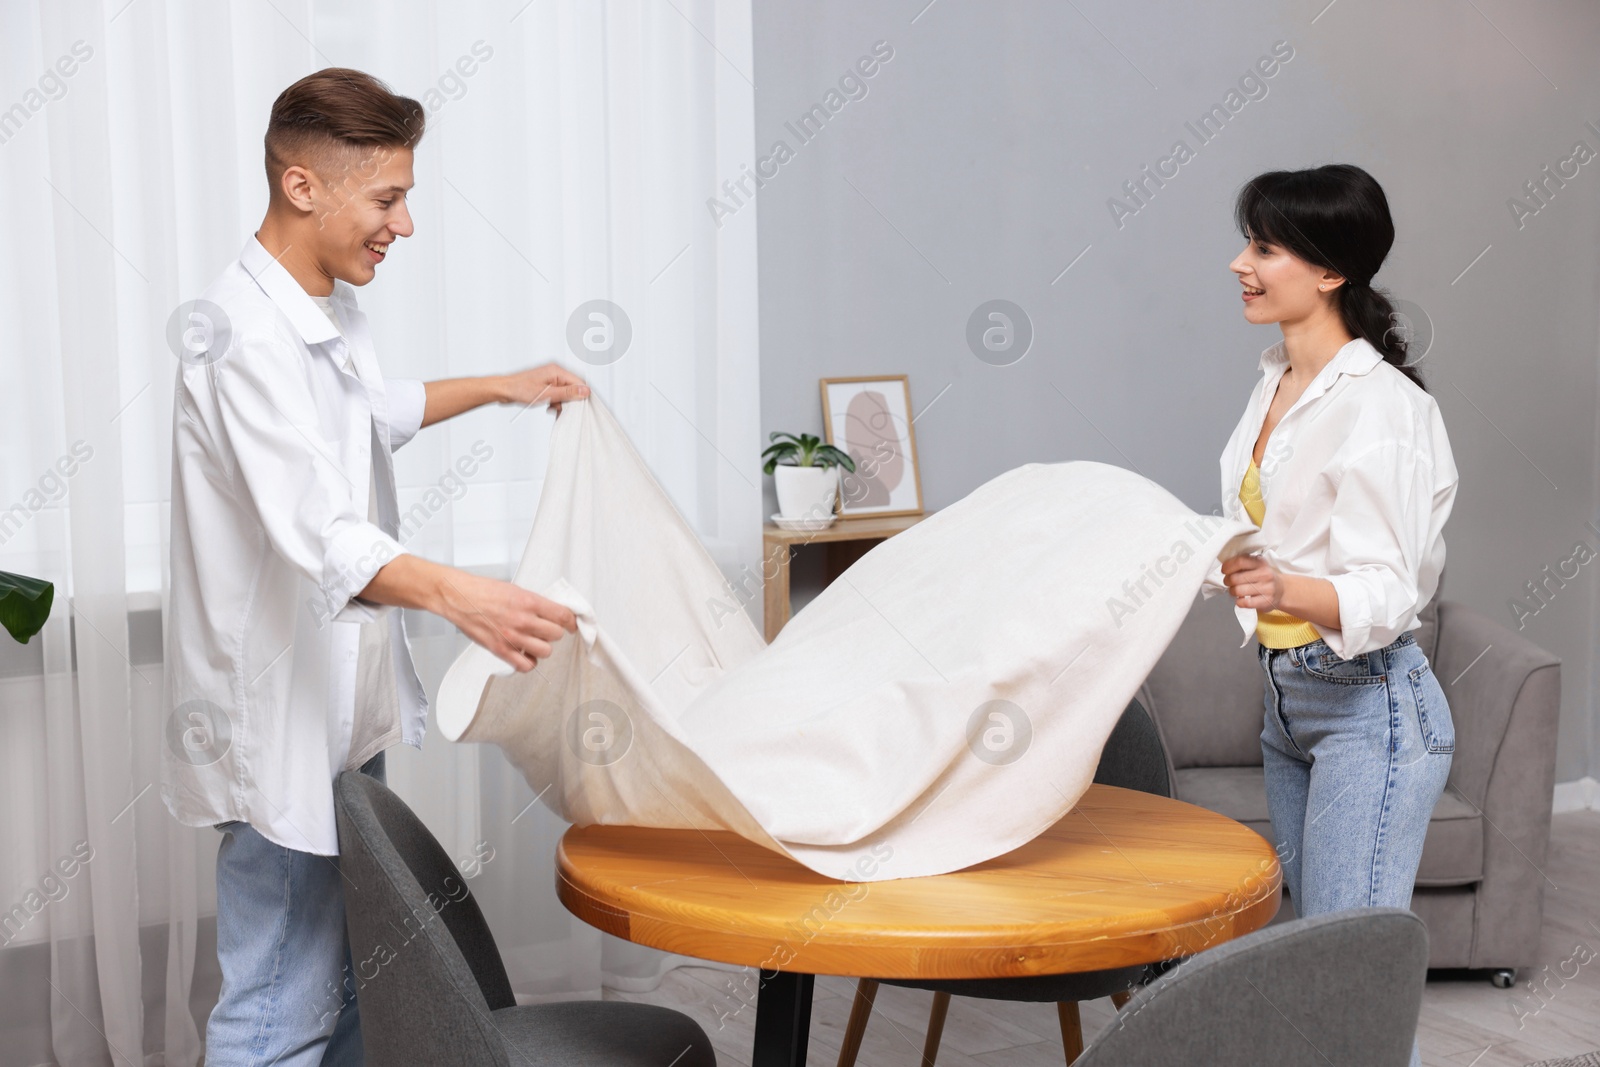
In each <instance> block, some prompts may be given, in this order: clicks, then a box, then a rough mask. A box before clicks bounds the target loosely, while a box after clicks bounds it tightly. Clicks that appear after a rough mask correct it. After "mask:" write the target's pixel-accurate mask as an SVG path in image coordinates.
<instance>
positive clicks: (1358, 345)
mask: <svg viewBox="0 0 1600 1067" xmlns="http://www.w3.org/2000/svg"><path fill="white" fill-rule="evenodd" d="M1382 362H1383V355H1382V354H1381V353H1380V352H1379V351H1378V350H1377V349H1376V348H1374V347H1372V344H1371V342H1369V341H1367V340H1366V339H1365V338H1361V337H1357V338H1355V339H1354V340H1352V341H1349V342H1348V343H1346V344H1345V346H1344V347H1343V348H1341V349H1339V351H1337V352H1335V353H1334V354H1333V358H1332V359H1330V360H1328V363H1327V366H1325V367H1323V368H1322V370H1321V371H1320V372H1318V374H1317V376H1316V377H1315V378H1313V379H1312V380H1311V384H1310V385H1308V386H1306V389H1305V392H1304V393H1302V394H1300V399H1298V400H1296V401H1295V402H1294V407H1291V408H1290V409H1289V410H1290V411H1293V410H1294V409H1295V408H1298V407H1301V406H1303V405H1305V404H1308V403H1310V402H1311V401H1313V400H1315V399H1316V398H1317V397H1319V396H1321V395H1322V394H1323V393H1326V392H1327V391H1328V390H1329V389H1331V388H1332V387H1333V383H1334V382H1335V381H1337V380H1338V378H1339V375H1341V374H1349V375H1352V376H1356V375H1362V374H1366V373H1367V372H1368V371H1370V370H1371V369H1372V368H1373V367H1376V366H1377V365H1378V364H1379V363H1382ZM1288 369H1289V357H1288V355H1286V354H1285V352H1284V346H1283V342H1282V341H1279V342H1278V343H1277V344H1275V345H1273V346H1272V347H1270V348H1268V349H1267V350H1266V351H1265V352H1262V353H1261V370H1262V381H1263V384H1266V383H1268V382H1274V381H1277V380H1278V379H1279V378H1281V377H1282V376H1283V374H1284V372H1286V371H1287V370H1288ZM1269 400H1270V397H1269ZM1286 414H1287V413H1286Z"/></svg>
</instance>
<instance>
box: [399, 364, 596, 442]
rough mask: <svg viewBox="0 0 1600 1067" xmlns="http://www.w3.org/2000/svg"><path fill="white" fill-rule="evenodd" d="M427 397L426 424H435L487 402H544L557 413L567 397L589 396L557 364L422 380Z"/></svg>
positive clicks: (574, 377)
mask: <svg viewBox="0 0 1600 1067" xmlns="http://www.w3.org/2000/svg"><path fill="white" fill-rule="evenodd" d="M422 387H423V390H424V392H425V394H426V400H424V401H423V405H422V425H424V426H432V425H433V424H434V423H436V422H443V421H444V420H445V419H453V418H455V417H456V416H457V415H459V414H461V413H462V412H463V411H471V410H472V409H473V408H477V407H482V406H483V405H484V404H519V405H521V406H522V407H528V406H529V405H530V404H537V403H540V402H541V401H542V402H544V403H547V404H549V405H550V410H551V411H553V412H558V413H559V412H560V411H561V402H562V401H563V400H578V399H581V398H583V397H586V396H588V395H589V387H588V386H587V385H585V384H584V382H583V379H582V378H580V377H578V376H577V375H576V374H573V373H572V372H571V371H569V370H567V369H565V368H564V367H561V366H559V365H557V364H555V363H546V364H545V365H544V366H542V367H534V368H533V369H532V370H525V371H518V372H516V373H515V374H491V375H488V376H486V377H482V378H441V379H439V380H438V381H433V382H424V383H422Z"/></svg>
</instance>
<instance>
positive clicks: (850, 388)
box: [820, 374, 922, 519]
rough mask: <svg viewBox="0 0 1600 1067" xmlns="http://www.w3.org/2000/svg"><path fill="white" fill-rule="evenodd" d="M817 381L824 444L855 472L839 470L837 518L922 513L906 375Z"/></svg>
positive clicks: (915, 446)
mask: <svg viewBox="0 0 1600 1067" xmlns="http://www.w3.org/2000/svg"><path fill="white" fill-rule="evenodd" d="M820 384H821V389H822V426H823V432H824V433H825V434H826V435H827V441H828V444H830V445H833V446H834V447H836V448H839V449H841V450H842V451H844V452H846V453H848V454H849V456H850V458H851V459H853V460H855V461H856V470H855V472H854V473H852V472H850V471H846V470H841V471H840V472H839V473H840V479H839V517H840V518H841V519H851V518H879V517H885V516H891V515H921V514H922V473H921V471H920V470H919V469H918V467H917V433H916V427H915V426H914V425H913V424H912V420H913V419H914V418H915V416H914V415H913V414H912V412H911V380H910V378H909V377H908V376H906V375H904V374H869V375H859V376H855V377H849V378H822V379H820Z"/></svg>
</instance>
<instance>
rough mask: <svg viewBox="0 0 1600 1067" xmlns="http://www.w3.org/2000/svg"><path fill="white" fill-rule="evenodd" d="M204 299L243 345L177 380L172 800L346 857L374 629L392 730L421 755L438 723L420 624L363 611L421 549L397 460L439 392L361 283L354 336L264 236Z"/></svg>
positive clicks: (188, 813) (203, 817)
mask: <svg viewBox="0 0 1600 1067" xmlns="http://www.w3.org/2000/svg"><path fill="white" fill-rule="evenodd" d="M204 299H205V300H208V301H210V302H211V303H212V304H215V305H217V306H218V307H220V308H221V309H222V311H223V313H224V314H225V316H226V320H227V321H226V323H225V324H223V323H215V322H213V323H212V324H211V326H212V331H213V334H212V335H213V337H214V338H218V339H220V337H221V335H222V331H223V330H224V329H227V330H230V331H231V342H230V343H229V344H228V347H227V348H226V350H225V351H224V352H222V353H217V352H216V351H215V349H214V348H213V350H212V352H211V353H209V354H208V356H207V357H205V361H202V362H193V363H191V362H184V363H181V364H180V366H179V369H178V375H177V379H178V380H177V393H176V397H175V403H174V404H173V432H172V524H171V537H172V541H171V544H172V558H171V574H172V578H171V601H170V604H169V607H168V612H169V614H168V622H167V627H166V673H167V698H168V703H167V709H168V723H167V730H166V745H165V749H164V751H163V753H162V786H161V793H162V797H163V799H164V800H165V801H166V804H167V808H168V810H170V811H171V812H172V814H173V815H174V816H175V817H176V818H177V819H178V820H179V821H180V822H182V823H184V824H185V825H188V826H210V825H215V824H218V823H223V822H229V821H232V820H235V819H238V820H242V821H244V822H247V823H249V824H250V825H251V826H253V827H255V829H257V830H258V831H260V832H261V834H262V835H263V836H265V837H266V838H267V839H268V840H271V841H273V842H276V843H277V844H280V845H283V846H285V847H287V848H292V849H296V850H298V851H301V852H312V853H316V854H319V855H328V856H331V855H336V854H337V853H338V851H339V847H338V834H337V830H336V827H335V821H334V811H333V779H334V778H335V777H336V776H337V775H338V774H339V772H340V771H342V770H347V769H353V762H352V761H353V757H356V756H358V755H360V754H359V753H354V752H352V751H351V741H352V731H353V729H354V727H355V725H356V724H355V722H354V720H355V716H356V695H357V694H356V672H357V653H358V646H359V639H360V632H361V629H362V628H361V625H360V624H361V623H363V622H367V621H373V620H382V621H384V622H385V623H386V626H387V632H388V639H389V641H390V649H391V652H392V657H391V658H392V660H393V665H394V671H395V674H396V686H395V688H396V690H397V694H398V698H399V706H398V708H397V709H395V714H396V717H397V721H394V722H393V723H392V724H387V725H386V726H385V724H379V725H380V726H384V727H385V728H384V732H386V733H387V732H393V733H396V734H398V736H399V739H400V740H403V741H404V742H405V743H406V744H410V745H414V746H418V747H420V746H421V744H422V735H423V733H424V730H425V727H426V720H427V708H428V700H427V696H426V694H425V693H424V691H423V688H422V683H421V681H420V680H419V679H418V678H417V674H416V670H415V668H414V666H413V665H412V661H411V653H410V649H409V647H408V645H407V642H406V634H405V625H404V619H403V616H402V613H401V612H399V611H395V610H394V609H392V608H390V607H388V606H385V605H379V604H374V603H370V602H367V601H363V600H360V599H357V594H358V593H359V592H360V591H361V590H362V589H363V588H365V587H366V585H367V583H368V582H370V581H371V580H372V577H373V575H375V574H376V573H377V572H378V569H379V568H380V567H382V566H383V565H384V564H385V563H388V562H389V561H390V560H392V559H394V558H395V557H396V556H398V555H400V554H401V552H403V551H404V549H403V548H402V547H401V545H400V542H399V541H398V540H397V533H398V530H399V508H398V505H397V503H396V494H395V481H394V463H393V457H392V455H391V452H392V450H393V449H395V448H399V447H400V446H401V445H403V444H405V443H406V442H407V441H408V440H410V439H411V437H412V436H413V435H414V434H415V433H416V432H417V430H418V429H419V428H420V427H421V425H422V412H423V406H424V402H425V399H426V395H425V390H424V387H423V383H422V382H420V381H416V380H402V379H392V380H388V381H385V380H384V378H383V375H382V373H381V372H380V370H379V368H378V361H377V356H376V354H375V353H374V351H373V347H372V339H371V334H370V332H369V331H368V328H367V320H366V317H365V316H364V315H363V314H362V313H361V312H360V310H359V309H358V308H357V307H356V302H355V296H354V293H353V291H352V290H351V288H350V286H348V285H346V284H345V283H344V282H337V283H335V285H334V292H333V302H334V306H335V308H336V309H337V312H338V315H339V320H340V322H341V323H343V324H344V327H345V332H344V335H341V334H340V332H339V331H338V330H337V329H336V328H335V327H334V325H333V323H331V322H330V321H329V320H328V317H327V316H326V315H325V314H323V312H322V310H321V309H320V308H318V307H317V305H316V303H315V302H314V301H313V300H312V299H311V297H310V296H309V295H308V294H307V293H306V292H305V290H304V289H302V288H301V287H300V285H299V283H298V282H296V281H295V280H294V278H293V276H291V275H290V274H289V272H288V271H287V270H285V269H284V268H283V266H282V265H280V264H279V263H277V262H276V261H275V260H274V259H273V257H272V256H271V255H269V254H268V253H267V251H266V249H264V248H263V247H262V246H261V244H260V243H259V242H258V241H256V240H255V238H253V237H252V238H251V239H250V240H249V241H248V242H247V243H246V244H245V247H244V251H243V252H241V253H240V255H239V259H238V261H237V262H235V263H233V264H232V265H231V266H229V267H228V269H227V270H225V271H223V273H222V275H221V276H220V277H219V278H218V279H217V280H216V281H215V282H214V283H212V285H211V287H210V288H209V289H207V290H206V292H205V296H204ZM212 357H215V358H212ZM374 478H375V479H376V484H375V485H372V484H370V483H371V480H372V479H374ZM374 488H375V489H376V498H377V513H378V522H377V523H376V524H374V523H373V522H371V521H369V520H368V504H369V493H371V492H372V491H373V489H374ZM369 725H370V724H369Z"/></svg>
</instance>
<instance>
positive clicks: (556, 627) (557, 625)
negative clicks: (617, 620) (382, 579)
mask: <svg viewBox="0 0 1600 1067" xmlns="http://www.w3.org/2000/svg"><path fill="white" fill-rule="evenodd" d="M438 614H439V615H442V616H443V617H444V618H446V619H448V620H450V621H451V622H452V623H454V624H455V625H456V628H457V629H459V630H460V631H461V632H462V633H464V634H466V635H467V637H469V638H470V639H471V640H472V641H473V643H474V644H478V645H482V646H483V647H484V648H486V649H488V650H489V651H490V652H493V653H494V654H495V655H496V656H498V657H500V658H501V659H503V660H505V661H506V662H507V663H509V664H510V665H511V666H512V667H514V668H516V670H518V671H519V672H524V671H531V670H533V668H534V666H535V665H536V664H537V662H538V661H539V660H542V659H548V658H549V657H550V653H551V648H550V646H551V645H553V644H555V643H556V642H557V641H559V640H561V638H562V637H564V636H565V635H566V634H569V633H572V632H574V631H575V630H577V628H578V620H577V619H576V618H574V617H573V614H572V610H571V609H570V608H566V607H563V606H561V605H560V604H557V603H556V602H555V601H553V600H547V599H545V598H544V597H542V596H540V595H539V594H537V593H531V592H529V591H528V590H526V589H523V588H522V587H521V586H518V585H513V584H512V583H511V582H502V581H498V580H496V579H494V578H484V577H480V576H479V575H476V574H469V573H468V572H466V571H461V570H455V569H451V570H450V572H449V573H448V574H445V575H443V576H442V578H441V581H440V585H439V610H438Z"/></svg>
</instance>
